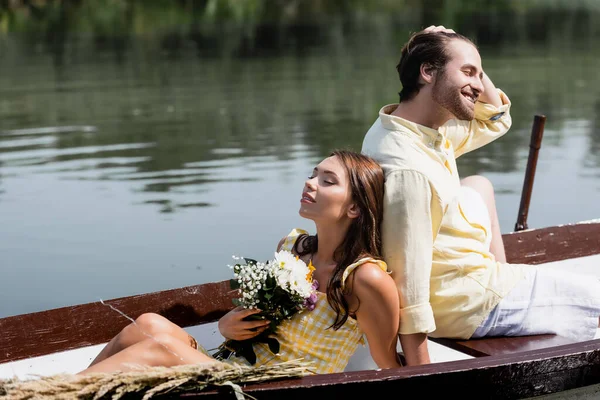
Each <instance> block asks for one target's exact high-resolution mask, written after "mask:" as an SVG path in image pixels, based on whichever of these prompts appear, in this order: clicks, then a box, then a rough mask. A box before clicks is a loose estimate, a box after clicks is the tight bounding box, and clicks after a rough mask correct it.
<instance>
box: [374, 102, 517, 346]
mask: <svg viewBox="0 0 600 400" xmlns="http://www.w3.org/2000/svg"><path fill="white" fill-rule="evenodd" d="M498 92H499V93H500V97H501V98H502V102H503V105H502V106H500V107H499V108H498V107H495V106H493V105H491V104H485V103H481V102H477V103H476V104H475V119H474V120H473V121H461V120H456V119H455V120H450V121H448V122H447V123H446V124H444V125H443V126H441V127H440V128H439V129H431V128H428V127H425V126H422V125H419V124H415V123H413V122H410V121H408V120H406V119H403V118H400V117H396V116H392V115H390V113H391V112H393V111H394V110H395V109H396V107H397V106H398V105H397V104H392V105H387V106H385V107H383V108H382V109H381V110H380V112H379V118H378V119H377V120H376V121H375V123H374V124H373V125H372V127H371V128H370V129H369V131H368V132H367V134H366V136H365V138H364V141H363V148H362V152H363V153H365V154H368V155H370V156H372V157H374V158H375V159H376V160H378V161H379V162H380V164H381V165H382V167H383V168H384V170H385V174H386V183H385V185H386V187H385V205H384V221H383V226H382V235H383V249H384V259H385V260H386V262H387V264H388V266H389V268H390V270H391V271H392V277H393V278H394V280H395V281H396V285H397V287H398V290H399V296H400V326H399V333H401V334H411V333H428V334H430V336H432V337H447V338H464V339H467V338H469V337H470V336H471V335H472V334H473V332H475V330H476V329H477V327H478V326H479V324H480V323H481V322H482V321H483V320H484V319H485V317H486V316H487V315H488V313H489V312H490V311H491V310H492V308H494V307H495V306H496V304H498V302H499V301H500V299H501V298H502V297H503V296H504V295H505V294H506V293H507V292H508V291H509V290H510V289H512V288H513V287H514V286H515V284H516V283H517V282H518V281H519V280H520V279H521V278H522V277H523V268H522V266H519V265H512V264H501V263H499V262H497V261H496V260H495V259H494V256H493V255H492V254H491V253H490V251H489V240H488V239H489V235H490V233H489V232H487V231H486V229H485V224H484V223H481V221H477V220H476V219H474V218H472V217H469V219H467V216H465V213H464V212H463V210H462V209H461V204H460V202H459V193H460V178H459V175H458V171H457V169H456V157H459V156H461V155H462V154H465V153H467V152H469V151H471V150H475V149H477V148H479V147H481V146H483V145H485V144H487V143H489V142H491V141H493V140H495V139H497V138H498V137H500V136H502V135H503V134H505V133H506V132H507V131H508V129H509V128H510V126H511V123H512V120H511V117H510V113H509V109H510V101H509V99H508V97H507V96H506V95H505V94H504V93H503V92H502V91H501V90H498Z"/></svg>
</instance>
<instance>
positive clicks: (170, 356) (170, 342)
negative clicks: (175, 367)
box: [139, 333, 181, 366]
mask: <svg viewBox="0 0 600 400" xmlns="http://www.w3.org/2000/svg"><path fill="white" fill-rule="evenodd" d="M178 342H179V340H178V339H177V338H175V337H173V336H172V335H169V334H168V333H158V334H156V335H154V336H152V337H150V338H147V339H144V340H143V341H142V342H140V344H139V346H140V347H141V350H142V353H143V357H144V358H145V362H146V363H148V364H149V365H165V366H169V365H172V364H174V363H175V364H177V363H178V360H179V359H180V358H181V357H179V356H177V351H176V345H177V343H178Z"/></svg>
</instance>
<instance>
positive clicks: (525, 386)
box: [179, 340, 600, 400]
mask: <svg viewBox="0 0 600 400" xmlns="http://www.w3.org/2000/svg"><path fill="white" fill-rule="evenodd" d="M597 383H600V340H594V341H590V342H584V343H577V344H570V345H565V346H558V347H553V348H548V349H543V350H533V351H527V352H524V353H517V354H507V355H499V356H489V357H482V358H473V359H469V360H461V361H452V362H445V363H438V364H428V365H422V366H415V367H403V368H395V369H384V370H369V371H352V372H345V373H338V374H324V375H312V376H307V377H304V378H297V379H287V380H281V381H273V382H266V383H260V384H251V385H246V386H244V387H242V389H243V390H244V392H245V393H247V394H249V395H250V396H253V397H254V398H256V399H259V400H271V399H273V400H274V399H281V398H285V399H286V400H306V399H315V400H316V399H332V398H340V399H343V398H370V397H373V396H377V394H383V393H392V394H393V396H394V398H395V397H400V396H405V395H406V394H407V393H418V394H419V397H423V398H430V397H431V398H434V397H435V398H437V397H442V396H444V397H445V396H447V395H448V393H460V398H461V399H482V398H485V399H504V400H506V399H523V398H529V397H534V396H540V395H543V394H549V393H556V392H560V391H565V390H569V389H574V388H579V387H584V386H589V385H594V384H597ZM179 397H180V398H182V399H195V398H202V399H205V398H230V399H233V398H234V397H233V394H232V393H231V390H230V389H228V388H221V389H218V390H213V391H207V392H200V393H189V394H181V395H180V396H179Z"/></svg>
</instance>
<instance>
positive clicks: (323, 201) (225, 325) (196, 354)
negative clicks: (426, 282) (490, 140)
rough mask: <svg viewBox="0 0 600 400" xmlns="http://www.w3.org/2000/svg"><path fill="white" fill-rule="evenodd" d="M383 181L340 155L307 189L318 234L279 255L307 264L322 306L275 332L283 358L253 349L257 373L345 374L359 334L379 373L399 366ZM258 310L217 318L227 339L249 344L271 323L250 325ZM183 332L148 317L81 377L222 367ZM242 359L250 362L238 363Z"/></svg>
mask: <svg viewBox="0 0 600 400" xmlns="http://www.w3.org/2000/svg"><path fill="white" fill-rule="evenodd" d="M383 190H384V175H383V171H382V169H381V167H380V166H379V165H378V164H377V163H376V162H375V161H374V160H373V159H371V158H369V157H367V156H364V155H362V154H359V153H355V152H350V151H334V152H333V153H331V155H330V156H329V157H328V158H326V159H324V160H323V161H322V162H321V163H320V164H319V165H317V166H316V167H315V168H314V170H313V173H312V174H311V175H310V176H309V177H308V180H307V181H306V182H305V184H304V189H303V191H302V197H301V199H300V211H299V212H300V215H301V216H302V217H304V218H307V219H310V220H312V221H313V222H314V223H315V228H316V234H315V235H314V236H310V235H308V234H307V233H306V232H305V231H302V230H299V229H294V230H292V232H291V233H290V234H289V235H288V236H286V237H284V238H283V239H282V240H281V241H280V242H279V245H278V246H277V250H278V251H279V250H281V249H288V250H290V251H292V252H293V253H295V254H296V255H297V256H299V257H300V258H301V259H302V260H304V261H305V262H306V263H307V264H308V263H309V262H312V264H313V266H314V267H315V270H314V272H313V278H314V279H316V280H317V281H318V282H322V283H327V284H321V287H320V288H319V290H320V291H321V292H319V299H318V301H317V305H316V308H315V309H314V310H313V311H310V312H306V311H305V312H303V313H299V314H296V315H295V316H294V317H293V318H292V319H291V320H288V321H285V322H284V323H282V324H281V325H280V326H279V328H278V331H277V339H278V341H279V342H280V346H281V347H280V351H279V353H278V355H274V354H273V353H271V352H270V351H269V350H268V347H267V345H266V344H262V343H260V344H254V351H255V353H256V355H257V362H256V364H255V365H256V366H259V365H264V364H268V363H276V362H282V361H286V360H292V359H297V358H303V359H304V360H305V361H312V362H313V363H314V364H313V369H314V370H315V372H317V373H333V372H341V371H343V370H344V368H345V367H346V365H347V364H348V361H349V359H350V357H351V356H352V354H353V353H354V351H355V350H356V348H357V346H358V344H359V343H361V341H362V337H363V334H364V335H365V336H366V338H367V341H368V343H369V349H370V352H371V356H372V358H373V360H374V361H375V363H376V364H377V365H378V366H379V367H380V368H393V367H400V366H401V364H400V362H399V360H398V356H397V352H396V344H397V328H398V324H399V315H398V309H399V304H398V303H399V299H398V292H397V289H396V285H395V284H394V281H393V279H392V278H391V277H390V276H389V275H388V273H387V266H386V264H385V263H384V262H383V261H382V260H381V233H380V225H381V219H382V215H383ZM256 312H258V310H248V309H243V308H236V309H234V310H232V311H230V312H229V313H228V314H226V315H225V316H223V317H222V318H221V319H220V320H219V324H218V326H219V330H220V332H221V334H222V335H223V336H224V337H225V338H227V339H234V340H244V339H250V338H253V337H255V336H257V335H259V334H260V333H261V332H263V331H264V330H265V329H266V328H267V326H268V323H269V322H268V321H244V318H245V317H247V316H249V315H251V314H253V313H256ZM196 347H197V345H196V341H195V339H193V338H192V337H191V336H189V335H188V334H187V332H185V331H184V330H183V329H181V328H180V327H178V326H177V325H175V324H173V323H171V322H170V321H168V320H166V319H165V318H163V317H161V316H159V315H156V314H144V315H142V316H140V317H139V318H138V319H137V320H136V322H135V324H131V325H129V326H127V327H126V328H124V329H123V330H122V331H121V332H120V333H119V334H118V335H117V336H116V337H115V338H113V339H112V340H111V341H110V342H109V343H108V345H107V346H106V347H105V348H104V349H103V350H102V351H101V352H100V354H99V355H98V357H96V359H95V360H94V361H93V362H92V363H91V365H90V366H89V367H88V368H87V369H86V370H84V371H82V372H81V373H83V374H85V373H91V372H109V371H116V370H121V371H124V370H128V369H131V365H135V364H138V365H147V366H159V365H160V366H174V365H181V364H199V363H215V362H219V361H217V360H215V359H214V358H212V357H211V356H210V355H209V354H208V353H207V352H206V351H203V350H204V349H202V348H201V349H200V350H197V349H196ZM235 361H237V362H246V361H245V360H244V359H237V360H235Z"/></svg>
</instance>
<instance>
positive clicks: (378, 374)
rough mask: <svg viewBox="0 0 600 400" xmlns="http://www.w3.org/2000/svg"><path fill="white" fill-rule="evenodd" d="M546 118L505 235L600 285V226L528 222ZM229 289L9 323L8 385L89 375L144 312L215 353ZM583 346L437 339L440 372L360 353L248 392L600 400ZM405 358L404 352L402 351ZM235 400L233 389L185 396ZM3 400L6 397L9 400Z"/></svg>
mask: <svg viewBox="0 0 600 400" xmlns="http://www.w3.org/2000/svg"><path fill="white" fill-rule="evenodd" d="M544 121H545V117H543V116H535V119H534V127H533V132H532V141H531V144H530V148H531V151H530V155H529V162H528V165H527V171H526V177H525V181H524V187H523V193H522V198H521V205H520V209H519V218H518V221H517V224H516V225H515V232H513V233H508V234H505V235H503V239H504V243H505V250H506V255H507V260H508V261H509V262H511V263H524V264H541V265H543V267H544V268H567V269H569V270H571V271H577V272H583V273H588V274H590V275H591V276H592V278H591V279H599V278H600V219H598V220H594V221H583V222H579V223H574V224H568V225H560V226H551V227H546V228H540V229H528V227H527V223H526V218H527V212H528V205H529V199H530V196H531V189H532V185H533V174H534V172H535V162H536V160H537V150H539V148H540V143H541V135H542V131H543V125H544ZM232 298H233V293H232V292H231V291H230V290H229V283H228V281H221V282H214V283H206V284H202V285H195V286H189V287H184V288H179V289H172V290H166V291H160V292H155V293H148V294H142V295H136V296H129V297H124V298H118V299H114V300H110V301H106V302H95V303H89V304H82V305H77V306H72V307H64V308H58V309H54V310H49V311H42V312H37V313H32V314H25V315H17V316H12V317H8V318H3V319H0V338H1V339H0V379H6V378H12V377H17V378H22V379H23V378H26V377H28V376H29V375H41V376H47V375H54V374H57V373H64V372H67V373H76V372H79V371H80V370H83V369H85V368H86V367H87V365H88V364H89V363H90V362H91V360H92V359H93V358H94V357H95V356H96V355H97V354H98V352H99V351H100V350H101V348H102V347H103V346H104V344H105V343H106V342H108V341H109V340H110V339H111V338H112V337H113V336H114V335H116V334H117V333H118V332H119V331H120V330H121V329H122V328H123V327H125V326H126V325H127V324H129V323H130V321H131V320H130V319H129V318H136V317H137V316H139V315H141V314H143V313H145V312H155V313H158V314H161V315H163V316H165V317H167V318H169V319H170V320H172V321H173V322H175V323H177V324H178V325H180V326H182V327H184V328H186V330H188V332H189V333H191V334H192V335H194V336H195V337H196V338H197V339H198V341H199V342H200V343H202V344H203V345H204V346H205V347H206V348H211V347H216V346H218V344H220V343H221V341H222V340H223V338H222V336H221V335H220V334H219V333H218V330H217V328H216V322H215V321H216V320H218V318H220V317H221V316H222V315H223V314H225V313H226V312H227V311H229V310H230V309H231V308H232V302H231V300H232ZM598 332H599V333H598V334H597V335H596V338H595V339H594V340H589V341H585V342H578V343H574V342H571V341H570V340H568V339H566V338H562V337H558V336H553V335H539V336H529V337H519V338H508V337H506V338H490V339H479V340H448V339H429V348H430V353H431V359H432V363H431V364H429V365H423V366H414V367H402V368H397V369H386V370H379V369H377V368H376V366H375V364H374V363H373V360H372V359H371V358H370V355H369V353H368V349H367V348H364V349H359V351H357V353H356V354H355V355H354V356H353V357H352V359H351V360H350V364H349V365H348V367H347V368H346V371H345V372H343V373H336V374H322V375H310V376H306V377H302V378H293V379H285V380H278V381H270V382H263V383H256V384H250V385H246V386H244V387H243V390H244V392H245V393H246V394H248V395H251V396H253V397H254V398H256V399H261V400H262V399H280V398H283V397H285V398H286V399H287V400H292V399H299V400H300V399H301V400H305V399H306V398H311V399H336V398H368V397H369V396H377V395H378V394H379V393H381V394H383V393H386V395H387V396H406V395H411V394H413V393H416V394H417V395H418V396H419V397H421V396H424V397H425V398H429V397H430V396H446V395H448V394H449V393H452V394H456V396H460V397H461V398H462V399H470V398H473V399H475V398H476V399H524V398H532V397H536V398H538V399H547V400H550V399H559V398H573V397H576V398H578V399H592V398H600V330H599V331H598ZM399 351H400V352H401V348H399ZM179 397H182V398H195V397H201V398H204V397H213V398H223V397H226V398H227V397H229V398H235V396H234V395H233V394H232V393H231V389H222V388H221V389H213V390H208V391H201V392H197V393H185V394H181V395H179ZM0 398H2V394H1V393H0Z"/></svg>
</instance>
